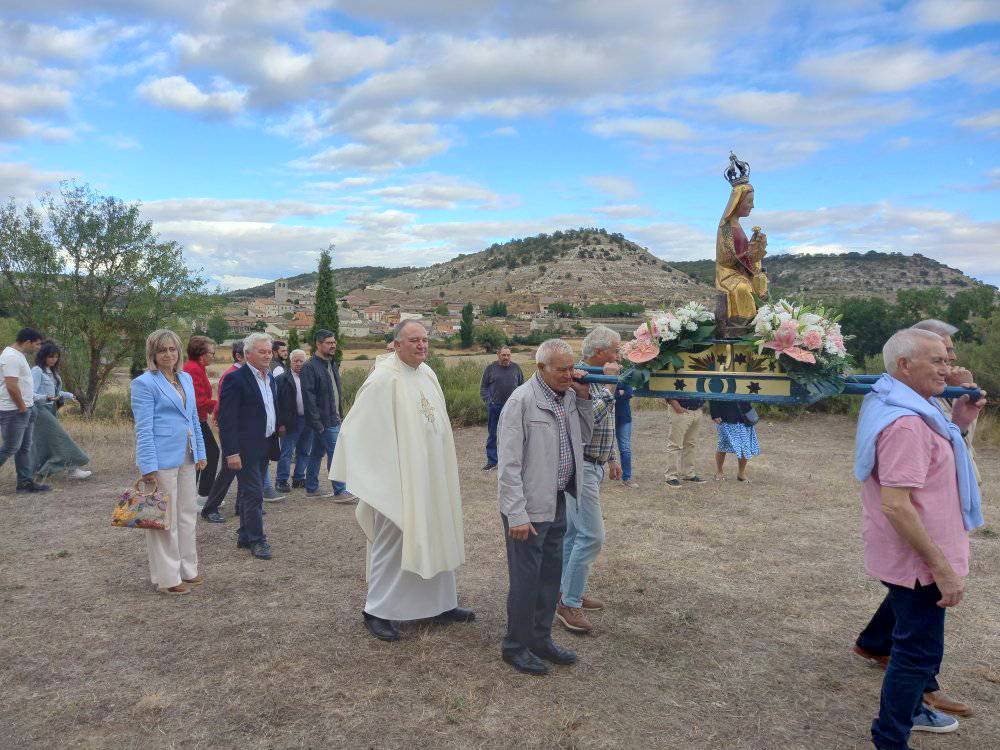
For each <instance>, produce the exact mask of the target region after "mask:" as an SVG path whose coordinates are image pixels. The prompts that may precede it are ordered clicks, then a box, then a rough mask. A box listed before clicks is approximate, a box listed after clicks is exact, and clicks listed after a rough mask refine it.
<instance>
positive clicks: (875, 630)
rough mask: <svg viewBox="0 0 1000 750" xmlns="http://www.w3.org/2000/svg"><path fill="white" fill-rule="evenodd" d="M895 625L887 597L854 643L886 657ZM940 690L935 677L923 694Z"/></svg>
mask: <svg viewBox="0 0 1000 750" xmlns="http://www.w3.org/2000/svg"><path fill="white" fill-rule="evenodd" d="M895 625H896V615H894V614H893V613H892V605H891V604H890V603H889V595H888V594H886V595H885V599H883V600H882V603H881V604H880V605H879V607H878V609H877V610H875V614H874V615H873V616H872V619H871V621H870V622H869V623H868V625H867V626H866V627H865V629H864V630H862V631H861V634H860V635H859V636H858V639H857V640H856V641H855V643H857V644H858V646H859V647H861V648H863V649H864V650H865V651H867V652H869V653H872V654H877V655H878V656H888V655H889V654H890V652H891V651H892V629H893V628H894V627H895ZM940 689H941V686H940V685H938V681H937V677H931V678H930V679H929V680H928V681H927V687H926V688H925V689H924V692H925V693H934V692H937V691H938V690H940Z"/></svg>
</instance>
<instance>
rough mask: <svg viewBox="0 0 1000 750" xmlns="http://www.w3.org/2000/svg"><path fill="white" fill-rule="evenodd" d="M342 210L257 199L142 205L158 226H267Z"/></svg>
mask: <svg viewBox="0 0 1000 750" xmlns="http://www.w3.org/2000/svg"><path fill="white" fill-rule="evenodd" d="M342 210H343V207H341V206H333V205H328V204H322V203H309V202H307V201H296V200H265V199H260V198H235V199H234V198H228V199H227V198H171V199H168V200H156V201H149V202H147V203H144V204H143V206H142V212H143V215H144V216H146V218H148V219H150V220H152V221H157V222H168V221H170V222H174V221H247V222H267V221H276V220H278V219H286V218H290V217H293V216H301V217H309V218H313V217H317V216H327V215H330V214H333V213H336V212H337V211H342Z"/></svg>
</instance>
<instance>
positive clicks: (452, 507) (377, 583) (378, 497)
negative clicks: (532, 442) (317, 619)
mask: <svg viewBox="0 0 1000 750" xmlns="http://www.w3.org/2000/svg"><path fill="white" fill-rule="evenodd" d="M330 478H331V479H335V480H337V481H342V482H346V483H347V485H348V486H349V487H350V488H351V492H352V493H353V494H354V495H355V496H357V498H358V507H357V511H356V515H357V519H358V523H359V524H360V525H361V528H362V529H363V530H364V532H365V536H366V537H367V539H368V552H369V554H368V571H367V572H368V579H369V585H368V603H367V604H366V607H365V611H367V612H368V613H369V614H372V615H375V616H376V617H382V618H384V619H387V620H413V619H419V618H423V617H431V616H433V615H436V614H439V613H441V612H444V611H446V610H448V609H452V608H453V607H455V606H456V604H457V602H456V599H455V576H454V572H453V571H454V570H455V569H456V568H457V567H458V566H459V565H461V564H462V563H463V562H465V549H464V534H463V528H462V497H461V493H460V490H459V484H458V462H457V460H456V458H455V441H454V438H453V436H452V432H451V423H450V422H449V420H448V412H447V409H446V407H445V401H444V393H443V392H442V391H441V386H440V385H439V384H438V381H437V376H435V375H434V371H433V370H431V368H430V367H428V366H427V365H425V364H421V365H420V366H419V367H416V368H413V367H410V366H409V365H407V364H406V363H404V362H403V361H402V360H401V359H399V358H398V357H397V356H395V355H390V356H388V357H386V358H385V359H382V360H380V361H379V362H378V364H377V365H376V367H375V369H374V370H373V371H372V373H371V374H370V375H369V376H368V379H367V380H365V382H364V384H363V385H362V386H361V388H360V389H359V390H358V393H357V396H356V397H355V399H354V404H353V406H352V407H351V410H350V412H349V413H348V415H347V418H346V419H345V420H344V423H343V425H342V426H341V429H340V435H339V437H338V439H337V448H336V450H335V451H334V454H333V462H332V466H331V469H330Z"/></svg>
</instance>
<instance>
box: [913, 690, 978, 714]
mask: <svg viewBox="0 0 1000 750" xmlns="http://www.w3.org/2000/svg"><path fill="white" fill-rule="evenodd" d="M924 703H926V704H927V705H928V706H930V707H931V708H933V709H934V710H935V711H944V712H945V713H948V714H954V715H955V716H972V708H971V707H970V706H969V705H968V704H966V703H962V702H961V701H959V700H955V699H954V698H951V697H949V696H947V695H945V693H944V691H943V690H935V691H934V692H933V693H924Z"/></svg>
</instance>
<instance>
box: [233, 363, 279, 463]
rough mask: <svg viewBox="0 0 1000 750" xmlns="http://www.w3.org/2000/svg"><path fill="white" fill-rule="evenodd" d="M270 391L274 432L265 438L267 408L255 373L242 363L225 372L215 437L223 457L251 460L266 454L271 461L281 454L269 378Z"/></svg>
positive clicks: (272, 391) (272, 389)
mask: <svg viewBox="0 0 1000 750" xmlns="http://www.w3.org/2000/svg"><path fill="white" fill-rule="evenodd" d="M271 393H274V394H275V399H274V401H275V424H274V434H273V435H271V437H265V436H264V433H265V432H266V431H267V411H266V410H265V409H264V399H263V397H262V396H261V395H260V388H259V387H258V386H257V376H256V375H254V374H253V370H252V369H251V366H250V365H244V366H243V367H241V368H240V369H238V370H235V371H233V372H231V373H228V374H227V375H226V378H225V379H224V380H223V381H222V391H221V393H220V394H219V437H220V438H221V442H222V455H223V456H227V457H228V456H235V455H237V454H239V455H240V456H241V457H244V458H247V459H251V460H252V459H258V460H259V459H261V458H264V457H265V456H266V457H267V458H269V459H271V460H272V461H276V460H277V459H278V458H280V457H281V450H280V448H279V446H278V427H279V424H278V421H277V416H278V409H277V406H278V405H277V401H278V400H277V394H276V393H275V390H274V379H273V378H272V379H271Z"/></svg>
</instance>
